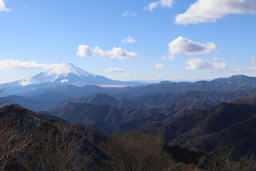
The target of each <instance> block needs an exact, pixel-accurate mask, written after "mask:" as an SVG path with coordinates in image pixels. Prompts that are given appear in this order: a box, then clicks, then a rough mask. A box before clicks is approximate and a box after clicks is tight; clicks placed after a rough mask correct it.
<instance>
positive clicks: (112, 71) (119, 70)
mask: <svg viewBox="0 0 256 171" xmlns="http://www.w3.org/2000/svg"><path fill="white" fill-rule="evenodd" d="M106 72H107V73H116V72H125V70H124V69H122V68H118V67H115V68H108V69H107V70H106Z"/></svg>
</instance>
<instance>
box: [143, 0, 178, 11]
mask: <svg viewBox="0 0 256 171" xmlns="http://www.w3.org/2000/svg"><path fill="white" fill-rule="evenodd" d="M172 4H173V0H159V1H155V2H151V3H150V4H148V5H147V6H146V7H145V9H146V10H148V11H153V10H154V9H155V8H157V7H161V8H171V7H172Z"/></svg>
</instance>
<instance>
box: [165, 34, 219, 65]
mask: <svg viewBox="0 0 256 171" xmlns="http://www.w3.org/2000/svg"><path fill="white" fill-rule="evenodd" d="M168 51H169V52H168V57H166V56H164V57H162V59H163V60H173V59H175V55H200V54H210V53H213V52H215V51H216V45H215V44H214V43H211V42H208V43H207V44H202V43H199V42H195V41H193V40H189V39H187V38H184V37H181V36H179V37H178V38H176V39H175V40H173V41H171V42H170V43H169V50H168Z"/></svg>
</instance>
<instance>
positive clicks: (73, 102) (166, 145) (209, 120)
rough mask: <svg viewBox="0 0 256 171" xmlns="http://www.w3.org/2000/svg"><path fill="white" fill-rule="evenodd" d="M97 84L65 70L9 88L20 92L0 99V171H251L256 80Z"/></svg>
mask: <svg viewBox="0 0 256 171" xmlns="http://www.w3.org/2000/svg"><path fill="white" fill-rule="evenodd" d="M91 78H92V79H93V81H94V82H90V79H91ZM99 78H102V77H100V76H95V75H93V74H90V73H87V72H85V71H83V70H81V69H79V68H76V67H75V66H73V65H71V64H69V65H67V64H65V65H63V66H62V67H60V68H56V70H53V71H49V72H48V73H41V74H39V75H37V76H35V77H32V78H31V79H27V80H21V81H17V82H13V83H9V84H7V85H8V86H9V90H8V89H7V90H6V91H7V92H8V91H9V92H11V91H10V90H12V89H13V90H14V89H16V90H15V91H16V92H19V93H17V94H15V91H13V94H12V93H11V94H9V95H7V96H3V97H1V98H0V102H1V105H2V106H3V108H2V109H0V136H1V137H2V140H0V168H5V169H7V170H15V169H16V170H17V168H19V169H20V168H22V170H47V169H48V170H49V169H52V168H54V170H72V169H73V167H77V168H80V169H81V168H86V169H87V170H134V169H135V170H166V169H167V170H168V169H171V168H172V169H174V168H175V169H178V168H179V169H180V170H182V171H183V170H184V171H185V170H192V171H196V170H197V171H198V170H211V169H212V170H214V169H215V170H222V169H223V168H232V169H230V170H248V168H249V169H251V168H256V167H255V165H253V163H255V162H254V161H253V162H250V161H251V160H253V159H254V158H255V157H256V145H255V144H256V134H255V133H256V78H255V77H247V76H243V75H238V76H232V77H230V78H220V79H215V80H212V81H198V82H168V81H165V82H161V83H155V84H145V85H142V84H137V85H136V82H119V81H111V80H109V79H107V80H106V79H102V80H101V81H100V82H98V83H97V82H95V80H94V79H97V80H100V79H99ZM108 81H110V82H108ZM25 82H26V84H25ZM21 83H22V85H21ZM102 85H105V86H102ZM14 104H19V105H14ZM6 105H7V106H6ZM25 108H28V109H29V110H28V109H25ZM32 110H34V111H36V112H38V113H36V112H33V111H32ZM10 135H12V136H10ZM6 142H12V143H11V144H8V143H7V144H6ZM10 146H11V147H12V148H13V149H15V150H12V151H11V153H10V151H8V148H1V147H10ZM43 149H44V150H43ZM6 154H8V155H6ZM141 154H143V155H141ZM9 156H10V157H9ZM248 156H249V157H250V160H249V159H248V160H244V159H245V158H246V157H248ZM31 158H33V160H30V159H31ZM242 159H243V161H241V160H242ZM131 167H132V169H131ZM139 167H143V168H144V169H138V168H139ZM175 169H174V170H175ZM78 170H79V169H78Z"/></svg>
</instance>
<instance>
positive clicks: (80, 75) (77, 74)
mask: <svg viewBox="0 0 256 171" xmlns="http://www.w3.org/2000/svg"><path fill="white" fill-rule="evenodd" d="M17 83H18V84H19V85H21V86H28V85H33V84H45V83H50V84H69V85H74V86H78V87H82V86H85V85H117V84H121V85H123V84H125V83H124V82H121V81H114V80H110V79H108V78H106V77H103V76H99V75H94V74H91V73H88V72H86V71H84V70H83V69H81V68H79V67H76V66H74V65H73V64H71V63H65V64H60V65H59V66H57V67H56V68H54V69H52V70H49V71H47V72H42V73H39V74H38V75H36V76H34V77H32V78H29V79H24V80H20V81H18V82H17Z"/></svg>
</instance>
